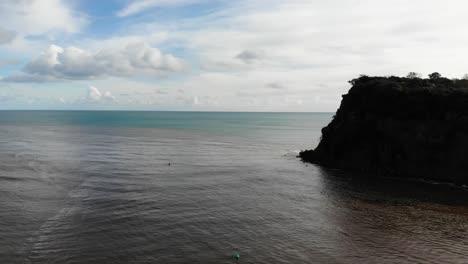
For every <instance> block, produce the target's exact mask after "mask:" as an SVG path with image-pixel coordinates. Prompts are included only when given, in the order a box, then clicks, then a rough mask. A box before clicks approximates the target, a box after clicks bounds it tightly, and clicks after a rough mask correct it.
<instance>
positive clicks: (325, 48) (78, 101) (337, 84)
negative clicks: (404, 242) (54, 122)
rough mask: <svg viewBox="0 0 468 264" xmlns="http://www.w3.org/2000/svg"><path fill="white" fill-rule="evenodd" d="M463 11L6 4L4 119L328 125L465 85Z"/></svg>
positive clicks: (192, 0)
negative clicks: (433, 88) (371, 100)
mask: <svg viewBox="0 0 468 264" xmlns="http://www.w3.org/2000/svg"><path fill="white" fill-rule="evenodd" d="M466 10H468V2H467V1H466V0H446V1H440V0H424V1H423V0H414V1H406V0H404V1H403V0H392V1H388V0H387V1H381V0H328V1H323V0H235V1H232V0H106V1H95V0H2V1H1V2H0V17H1V18H2V23H1V24H0V109H41V110H43V109H58V110H66V109H73V110H177V111H179V110H180V111H279V112H285V111H286V112H287V111H292V112H303V111H304V112H334V111H335V110H336V109H337V107H339V104H340V101H341V95H342V94H345V93H346V92H347V90H348V89H349V88H350V86H349V84H348V81H349V80H351V79H353V78H355V77H358V76H359V75H361V74H366V75H384V76H387V75H397V76H404V75H406V74H407V73H408V72H410V71H414V72H418V73H421V74H423V75H427V74H429V73H431V72H434V71H438V72H440V73H441V74H442V75H443V76H446V77H449V78H456V77H461V76H463V75H464V74H465V73H468V53H467V52H466V51H467V47H468V32H467V31H466V29H467V28H468V19H466Z"/></svg>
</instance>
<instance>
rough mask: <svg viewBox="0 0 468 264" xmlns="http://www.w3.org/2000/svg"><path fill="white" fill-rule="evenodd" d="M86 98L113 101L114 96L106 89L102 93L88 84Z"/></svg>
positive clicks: (93, 100) (91, 100)
mask: <svg viewBox="0 0 468 264" xmlns="http://www.w3.org/2000/svg"><path fill="white" fill-rule="evenodd" d="M86 99H87V100H88V101H89V102H94V103H96V102H103V101H105V102H113V101H115V97H114V96H113V95H112V94H111V92H109V91H106V92H104V93H102V92H101V91H100V90H99V89H98V88H96V87H94V86H89V87H88V95H87V96H86Z"/></svg>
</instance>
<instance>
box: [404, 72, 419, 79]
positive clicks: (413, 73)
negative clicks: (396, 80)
mask: <svg viewBox="0 0 468 264" xmlns="http://www.w3.org/2000/svg"><path fill="white" fill-rule="evenodd" d="M406 78H410V79H416V78H421V74H420V73H417V72H409V73H408V75H406Z"/></svg>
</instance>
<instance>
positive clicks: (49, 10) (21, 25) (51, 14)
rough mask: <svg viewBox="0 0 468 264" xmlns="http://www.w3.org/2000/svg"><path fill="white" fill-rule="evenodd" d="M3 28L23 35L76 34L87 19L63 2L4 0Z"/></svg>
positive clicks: (0, 12) (1, 8)
mask: <svg viewBox="0 0 468 264" xmlns="http://www.w3.org/2000/svg"><path fill="white" fill-rule="evenodd" d="M0 17H1V18H2V27H4V28H6V29H8V30H14V31H16V32H18V33H19V34H21V35H41V34H46V33H53V32H63V33H76V32H78V31H79V30H80V29H81V28H82V27H83V26H84V25H85V24H86V19H85V18H84V17H83V16H80V15H77V13H76V12H74V11H72V9H71V7H70V6H68V5H67V4H66V3H65V1H62V0H2V1H1V2H0Z"/></svg>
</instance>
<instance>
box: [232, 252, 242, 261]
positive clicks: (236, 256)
mask: <svg viewBox="0 0 468 264" xmlns="http://www.w3.org/2000/svg"><path fill="white" fill-rule="evenodd" d="M232 258H233V259H235V260H237V261H239V259H240V254H239V253H235V254H233V255H232Z"/></svg>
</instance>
